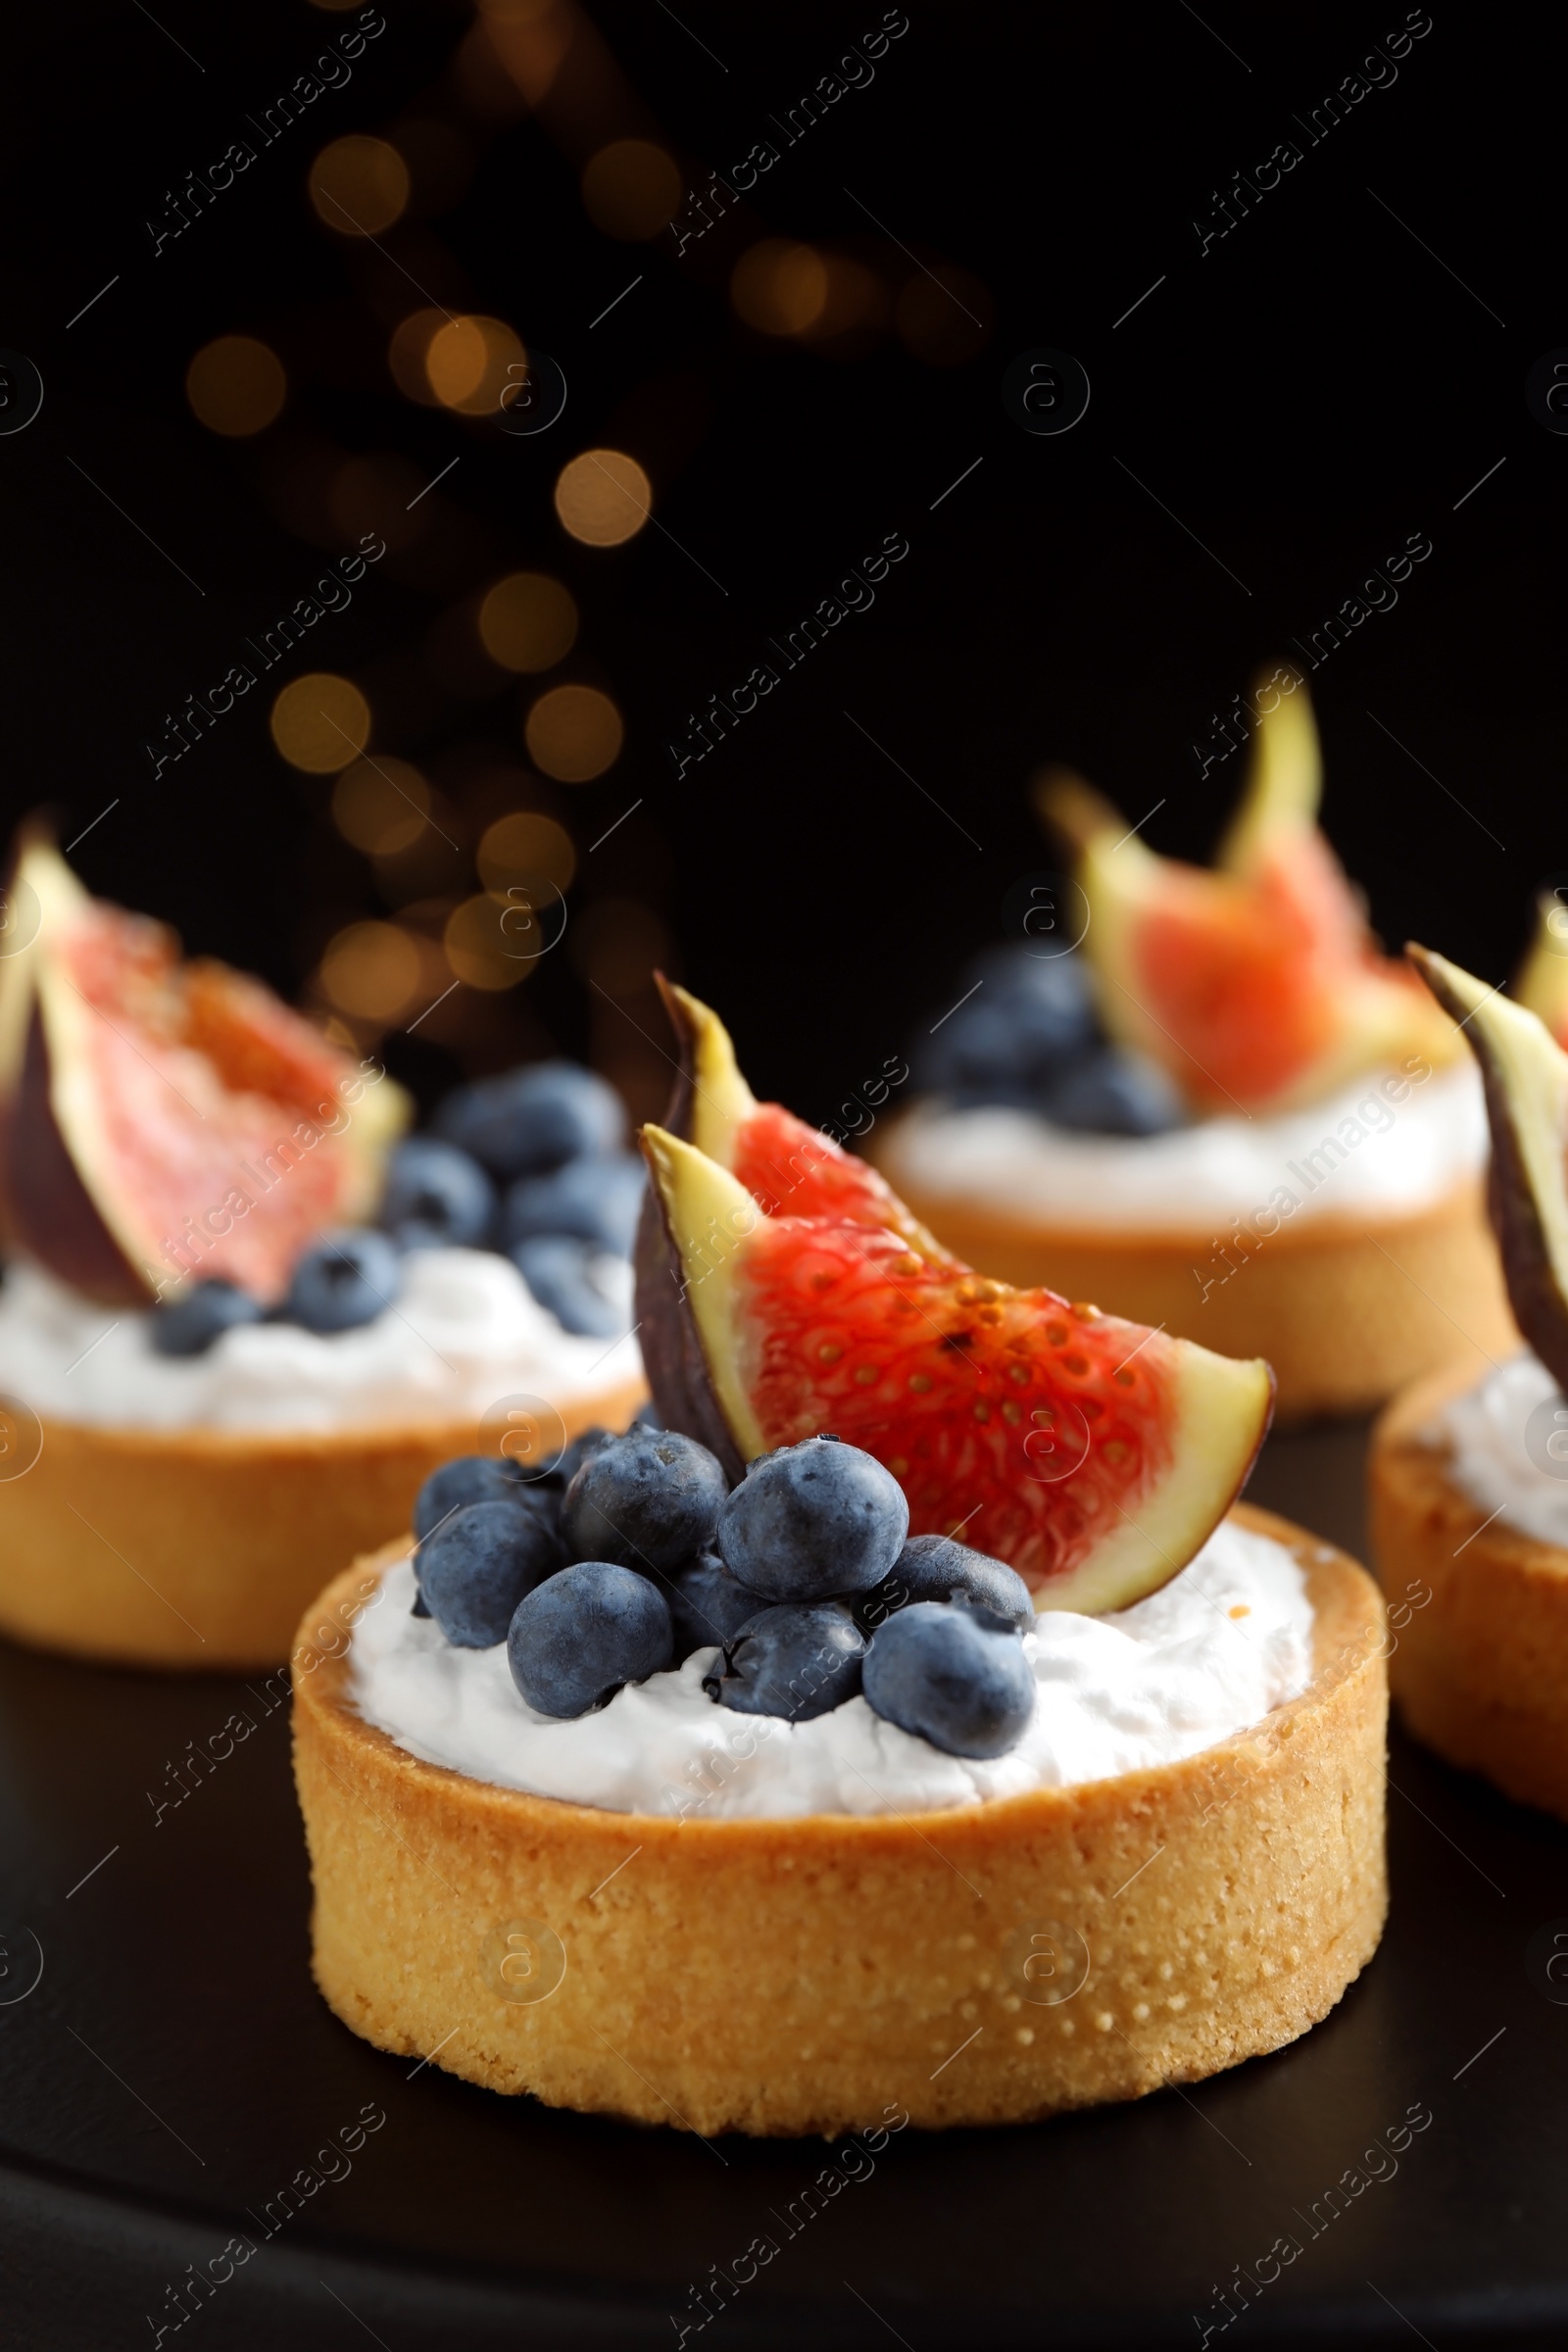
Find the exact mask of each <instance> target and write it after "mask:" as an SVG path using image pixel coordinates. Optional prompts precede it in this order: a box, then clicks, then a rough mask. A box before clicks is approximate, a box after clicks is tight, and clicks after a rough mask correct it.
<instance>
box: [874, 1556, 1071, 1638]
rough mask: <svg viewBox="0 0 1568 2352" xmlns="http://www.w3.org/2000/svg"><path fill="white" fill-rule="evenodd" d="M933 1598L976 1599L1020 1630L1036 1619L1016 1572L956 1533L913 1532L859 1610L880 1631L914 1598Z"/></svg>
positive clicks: (914, 1599) (1031, 1598)
mask: <svg viewBox="0 0 1568 2352" xmlns="http://www.w3.org/2000/svg"><path fill="white" fill-rule="evenodd" d="M927 1600H968V1601H973V1602H975V1603H977V1604H978V1605H980V1606H981V1607H984V1608H988V1609H991V1610H994V1611H995V1613H996V1614H997V1616H999V1617H1005V1618H1006V1620H1007V1622H1008V1624H1009V1625H1013V1626H1016V1627H1017V1629H1018V1631H1019V1633H1020V1634H1026V1633H1027V1632H1028V1631H1029V1628H1030V1627H1031V1626H1032V1625H1033V1624H1034V1621H1035V1604H1034V1598H1033V1595H1032V1594H1031V1593H1030V1591H1029V1588H1028V1586H1027V1585H1026V1584H1025V1583H1024V1581H1023V1578H1022V1577H1021V1576H1019V1575H1018V1574H1017V1572H1016V1570H1014V1569H1011V1568H1005V1567H1004V1566H1003V1564H1002V1562H1001V1561H1000V1560H993V1559H989V1558H988V1557H987V1556H986V1554H985V1553H984V1552H983V1551H972V1550H971V1549H970V1547H969V1545H968V1544H958V1543H956V1542H955V1540H954V1539H953V1537H952V1536H911V1537H910V1538H909V1541H908V1542H907V1544H906V1545H905V1546H904V1549H903V1550H902V1551H901V1552H900V1554H899V1556H898V1558H897V1559H896V1560H895V1561H894V1563H893V1565H892V1567H891V1568H890V1569H889V1571H888V1573H887V1575H886V1576H885V1577H884V1578H883V1579H882V1582H881V1583H880V1584H879V1585H874V1586H873V1587H872V1588H871V1591H870V1592H869V1593H863V1594H862V1595H861V1597H860V1599H859V1601H858V1604H857V1607H856V1612H855V1613H856V1615H857V1617H858V1619H859V1621H860V1623H861V1624H862V1625H863V1626H865V1627H866V1628H867V1629H868V1630H874V1629H875V1628H876V1627H877V1626H879V1625H882V1624H884V1623H885V1622H886V1621H887V1619H888V1618H889V1617H891V1616H892V1615H893V1614H894V1612H895V1611H896V1610H898V1609H902V1608H907V1606H908V1604H909V1603H910V1602H911V1601H927Z"/></svg>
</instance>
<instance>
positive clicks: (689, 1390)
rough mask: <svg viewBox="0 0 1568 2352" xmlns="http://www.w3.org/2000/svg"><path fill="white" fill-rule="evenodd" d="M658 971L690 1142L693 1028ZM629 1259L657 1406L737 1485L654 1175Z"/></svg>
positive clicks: (673, 1126)
mask: <svg viewBox="0 0 1568 2352" xmlns="http://www.w3.org/2000/svg"><path fill="white" fill-rule="evenodd" d="M656 978H657V979H658V981H659V987H660V993H661V994H662V997H663V1000H664V1008H665V1010H666V1011H667V1012H668V1014H669V1018H670V1025H671V1027H672V1028H673V1030H674V1032H675V1039H676V1043H677V1045H678V1046H679V1048H680V1060H679V1063H678V1064H677V1067H676V1073H675V1083H674V1086H673V1088H672V1089H671V1091H670V1098H669V1107H668V1109H667V1110H666V1111H665V1113H664V1119H663V1124H664V1126H665V1127H666V1128H667V1129H668V1131H669V1133H670V1134H671V1135H676V1136H679V1137H680V1139H681V1141H682V1142H683V1143H689V1142H690V1141H691V1140H692V1127H693V1118H692V1104H693V1102H694V1100H695V1090H696V1073H695V1071H694V1069H693V1066H692V1063H693V1040H692V1033H691V1029H690V1027H689V1025H688V1023H687V1022H686V1020H685V1019H684V1018H683V1017H682V1014H681V1010H680V1006H679V1005H678V1003H677V1002H676V999H675V998H674V996H673V995H672V994H671V993H670V991H669V989H668V988H667V987H666V985H665V982H664V975H663V974H662V972H660V973H658V974H656ZM632 1263H633V1267H634V1269H635V1274H636V1310H635V1312H636V1323H637V1337H638V1340H639V1342H640V1343H641V1346H642V1351H643V1369H644V1371H645V1373H646V1374H647V1377H648V1389H649V1394H650V1395H651V1397H653V1400H654V1410H655V1411H656V1412H657V1413H658V1415H659V1417H660V1419H661V1420H662V1422H663V1424H664V1427H665V1428H666V1429H672V1430H676V1431H678V1432H679V1434H680V1435H681V1436H682V1437H684V1438H695V1439H696V1440H697V1443H698V1444H699V1445H700V1446H707V1447H708V1449H709V1451H710V1453H711V1454H713V1455H715V1456H716V1458H717V1460H718V1462H719V1464H720V1465H721V1467H722V1469H723V1472H724V1475H725V1477H726V1478H727V1479H728V1480H729V1482H730V1484H731V1485H732V1486H734V1485H735V1484H736V1483H737V1482H738V1481H739V1480H740V1479H742V1478H744V1477H745V1475H746V1462H745V1459H744V1457H743V1455H742V1453H741V1450H740V1447H739V1446H737V1445H736V1443H735V1440H734V1438H733V1436H732V1435H731V1434H730V1427H729V1423H728V1422H727V1421H726V1420H725V1418H724V1413H723V1408H722V1407H721V1405H720V1404H719V1401H718V1397H717V1395H716V1393H715V1391H714V1388H713V1384H712V1381H711V1378H710V1376H709V1370H708V1358H707V1357H706V1356H705V1354H704V1353H703V1344H702V1340H701V1338H700V1337H699V1335H698V1330H697V1323H696V1318H695V1317H694V1316H693V1314H692V1310H691V1302H690V1300H689V1299H688V1297H687V1292H686V1282H685V1277H684V1275H683V1273H682V1270H681V1258H680V1250H679V1247H678V1246H677V1244H676V1241H675V1237H674V1235H673V1234H672V1233H671V1232H670V1229H669V1221H668V1219H667V1217H666V1216H665V1213H664V1207H663V1203H662V1201H661V1200H660V1197H659V1187H658V1185H657V1183H655V1182H654V1181H653V1180H652V1176H650V1182H649V1185H648V1189H647V1191H646V1193H645V1194H644V1196H643V1206H642V1215H641V1218H640V1219H639V1222H638V1226H637V1244H636V1248H635V1250H634V1251H633V1255H632Z"/></svg>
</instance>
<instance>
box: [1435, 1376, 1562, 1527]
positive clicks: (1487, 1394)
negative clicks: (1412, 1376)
mask: <svg viewBox="0 0 1568 2352" xmlns="http://www.w3.org/2000/svg"><path fill="white" fill-rule="evenodd" d="M1537 1415H1539V1419H1537V1418H1535V1416H1537ZM1426 1434H1427V1436H1428V1438H1429V1439H1430V1440H1431V1441H1432V1442H1434V1443H1436V1444H1442V1443H1443V1441H1444V1440H1445V1439H1446V1441H1447V1443H1448V1445H1449V1446H1451V1447H1452V1456H1451V1459H1450V1461H1449V1463H1448V1475H1449V1476H1450V1478H1452V1480H1453V1482H1454V1484H1455V1485H1456V1486H1458V1487H1460V1488H1461V1489H1462V1490H1463V1492H1464V1493H1465V1494H1466V1495H1469V1497H1470V1499H1471V1501H1472V1502H1473V1503H1475V1504H1477V1505H1478V1507H1479V1508H1480V1509H1481V1510H1483V1511H1488V1512H1494V1513H1496V1514H1498V1515H1499V1523H1500V1524H1501V1525H1502V1526H1504V1527H1511V1528H1512V1529H1513V1530H1514V1532H1515V1534H1516V1535H1521V1536H1534V1537H1535V1538H1536V1540H1537V1541H1538V1542H1539V1543H1542V1544H1560V1545H1561V1546H1562V1547H1563V1548H1564V1549H1565V1550H1568V1404H1565V1403H1564V1402H1563V1398H1562V1395H1561V1393H1560V1391H1559V1390H1558V1387H1557V1384H1556V1382H1555V1381H1554V1380H1553V1379H1552V1377H1551V1374H1550V1373H1549V1372H1548V1371H1547V1370H1546V1367H1545V1365H1544V1363H1543V1362H1542V1361H1541V1358H1540V1357H1539V1356H1537V1355H1532V1354H1531V1352H1530V1350H1529V1349H1528V1348H1526V1349H1525V1350H1524V1352H1523V1353H1522V1354H1520V1355H1513V1356H1510V1357H1509V1358H1508V1361H1507V1362H1506V1363H1505V1364H1499V1365H1498V1366H1497V1367H1496V1369H1495V1371H1492V1372H1489V1373H1488V1374H1487V1376H1486V1378H1485V1380H1482V1381H1480V1382H1478V1383H1477V1385H1476V1386H1475V1388H1473V1389H1469V1390H1467V1391H1466V1392H1465V1394H1464V1396H1462V1397H1454V1398H1453V1400H1452V1401H1451V1402H1450V1403H1449V1404H1448V1405H1446V1407H1445V1409H1444V1411H1443V1412H1442V1413H1440V1414H1439V1416H1438V1418H1437V1420H1436V1422H1435V1423H1434V1424H1433V1426H1432V1428H1431V1429H1430V1430H1429V1431H1428V1432H1427V1433H1426ZM1553 1443H1555V1445H1556V1447H1557V1452H1556V1453H1553V1452H1552V1451H1551V1450H1550V1447H1551V1446H1552V1444H1553ZM1559 1457H1560V1458H1559Z"/></svg>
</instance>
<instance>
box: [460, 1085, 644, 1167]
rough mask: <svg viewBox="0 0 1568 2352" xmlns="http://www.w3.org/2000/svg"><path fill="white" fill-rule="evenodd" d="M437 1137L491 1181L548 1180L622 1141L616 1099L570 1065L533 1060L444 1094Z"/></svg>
mask: <svg viewBox="0 0 1568 2352" xmlns="http://www.w3.org/2000/svg"><path fill="white" fill-rule="evenodd" d="M436 1133H437V1134H438V1135H440V1136H442V1137H444V1138H445V1140H446V1141H447V1142H448V1143H453V1144H456V1145H458V1147H459V1148H460V1150H462V1151H464V1152H471V1153H472V1154H473V1156H474V1158H475V1159H476V1160H478V1161H479V1162H480V1163H481V1165H483V1166H484V1167H486V1168H488V1169H489V1171H490V1173H491V1175H492V1176H496V1177H500V1178H501V1179H502V1180H503V1181H504V1182H509V1183H510V1182H511V1181H512V1180H513V1179H514V1178H515V1177H517V1176H543V1175H548V1173H549V1172H550V1170H551V1169H552V1168H559V1167H564V1165H565V1163H566V1161H567V1160H569V1159H582V1158H585V1157H588V1156H591V1155H597V1154H601V1153H605V1152H618V1151H619V1150H620V1149H621V1147H622V1146H623V1144H624V1143H625V1140H626V1113H625V1111H624V1110H623V1109H622V1108H621V1102H620V1097H619V1096H618V1095H617V1094H616V1092H615V1090H614V1088H613V1086H609V1085H607V1084H606V1082H605V1080H604V1079H603V1078H597V1077H595V1075H594V1073H593V1072H592V1071H591V1070H584V1069H579V1068H578V1067H577V1065H576V1063H575V1062H570V1061H536V1062H533V1063H531V1064H530V1065H528V1066H527V1067H525V1068H523V1069H519V1070H508V1071H506V1072H505V1073H504V1074H503V1075H502V1076H501V1077H498V1078H480V1079H476V1080H475V1081H474V1083H473V1084H472V1085H471V1086H461V1087H459V1088H458V1090H457V1092H456V1093H455V1094H452V1095H449V1096H448V1097H447V1099H446V1101H445V1103H443V1104H442V1105H441V1108H440V1110H439V1112H438V1113H437V1115H436Z"/></svg>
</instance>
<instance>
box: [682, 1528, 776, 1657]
mask: <svg viewBox="0 0 1568 2352" xmlns="http://www.w3.org/2000/svg"><path fill="white" fill-rule="evenodd" d="M665 1598H666V1599H667V1600H668V1602H669V1614H670V1618H671V1620H672V1621H673V1624H674V1627H675V1664H676V1665H677V1666H678V1665H680V1664H681V1662H682V1660H683V1659H685V1658H689V1657H690V1656H691V1654H692V1652H693V1650H694V1649H711V1648H712V1647H713V1646H714V1644H715V1643H717V1644H718V1645H719V1646H722V1645H723V1643H724V1642H729V1641H731V1640H733V1638H734V1636H735V1635H736V1634H738V1633H739V1632H740V1630H741V1627H742V1626H743V1625H746V1624H747V1623H749V1622H750V1620H751V1619H752V1618H753V1617H756V1616H757V1615H758V1614H759V1613H760V1611H761V1610H763V1609H765V1608H766V1607H767V1602H766V1601H765V1600H764V1598H763V1597H762V1595H761V1593H750V1592H748V1591H747V1589H746V1587H745V1586H744V1585H743V1584H742V1583H741V1582H740V1580H739V1579H738V1578H737V1577H733V1576H731V1574H730V1572H729V1570H728V1569H727V1568H726V1567H725V1565H724V1563H723V1561H722V1560H721V1559H720V1558H719V1556H718V1554H717V1552H716V1551H702V1552H699V1553H698V1555H697V1557H696V1559H695V1560H694V1561H693V1562H692V1563H691V1565H690V1567H687V1568H682V1569H680V1570H678V1571H677V1572H676V1574H675V1575H674V1576H673V1577H671V1579H670V1581H669V1585H668V1588H667V1590H666V1593H665Z"/></svg>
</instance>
